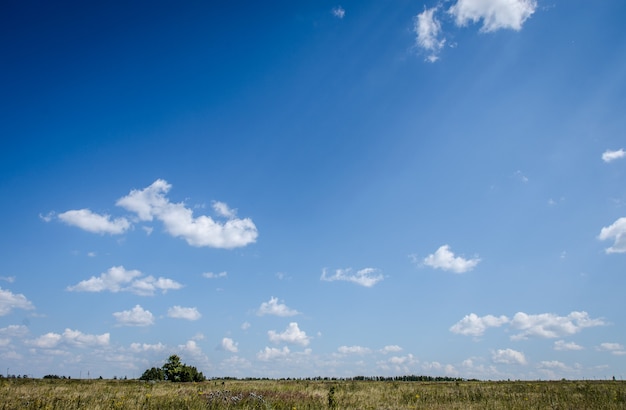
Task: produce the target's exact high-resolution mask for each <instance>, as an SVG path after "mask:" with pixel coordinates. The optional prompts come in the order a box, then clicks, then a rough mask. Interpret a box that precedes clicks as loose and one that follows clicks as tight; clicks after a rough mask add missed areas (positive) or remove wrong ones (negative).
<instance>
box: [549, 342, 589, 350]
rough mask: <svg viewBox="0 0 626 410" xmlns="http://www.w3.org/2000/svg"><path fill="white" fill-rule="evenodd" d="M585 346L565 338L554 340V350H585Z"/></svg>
mask: <svg viewBox="0 0 626 410" xmlns="http://www.w3.org/2000/svg"><path fill="white" fill-rule="evenodd" d="M583 349H584V347H582V346H580V345H578V344H576V343H574V342H566V341H565V340H557V341H556V342H554V350H583Z"/></svg>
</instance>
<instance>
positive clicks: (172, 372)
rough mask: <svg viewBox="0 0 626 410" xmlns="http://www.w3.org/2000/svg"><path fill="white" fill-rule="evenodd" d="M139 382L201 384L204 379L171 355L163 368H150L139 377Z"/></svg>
mask: <svg viewBox="0 0 626 410" xmlns="http://www.w3.org/2000/svg"><path fill="white" fill-rule="evenodd" d="M139 380H145V381H170V382H202V381H204V380H206V377H204V375H203V374H202V372H199V371H198V369H196V368H195V367H193V366H188V365H186V364H185V363H182V362H181V361H180V357H178V356H177V355H175V354H173V355H171V356H170V357H169V358H168V359H167V362H166V363H165V364H164V365H163V367H152V368H150V369H148V370H146V371H145V372H143V374H142V375H141V377H140V378H139Z"/></svg>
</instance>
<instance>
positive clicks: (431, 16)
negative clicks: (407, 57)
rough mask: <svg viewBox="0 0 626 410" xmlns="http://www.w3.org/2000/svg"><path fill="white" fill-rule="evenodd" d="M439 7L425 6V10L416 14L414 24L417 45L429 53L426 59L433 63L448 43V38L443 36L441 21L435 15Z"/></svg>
mask: <svg viewBox="0 0 626 410" xmlns="http://www.w3.org/2000/svg"><path fill="white" fill-rule="evenodd" d="M438 9H439V7H433V8H430V9H427V8H424V11H423V12H421V13H420V14H418V15H417V16H415V19H414V24H413V31H414V32H415V35H416V38H415V42H416V45H417V46H418V47H419V48H421V49H423V50H425V51H426V52H427V53H428V56H427V57H426V61H429V62H431V63H434V62H435V61H437V60H438V59H439V52H440V51H441V49H442V48H443V46H444V44H445V43H446V39H445V38H442V37H441V22H440V21H439V20H438V19H437V17H435V12H436V11H437V10H438Z"/></svg>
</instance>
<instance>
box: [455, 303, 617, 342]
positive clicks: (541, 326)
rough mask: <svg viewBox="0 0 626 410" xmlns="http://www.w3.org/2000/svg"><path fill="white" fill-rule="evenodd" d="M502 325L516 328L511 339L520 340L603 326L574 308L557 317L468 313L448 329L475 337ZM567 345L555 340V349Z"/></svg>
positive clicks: (560, 334)
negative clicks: (566, 313) (567, 313)
mask: <svg viewBox="0 0 626 410" xmlns="http://www.w3.org/2000/svg"><path fill="white" fill-rule="evenodd" d="M505 324H506V325H508V326H509V328H510V329H512V330H515V331H518V333H516V334H514V335H512V336H511V340H522V339H528V338H529V337H541V338H547V339H551V338H557V337H563V336H569V335H573V334H575V333H578V332H580V331H581V330H582V329H585V328H588V327H595V326H603V325H605V323H604V321H603V320H602V319H592V318H590V317H589V314H588V313H587V312H576V311H574V312H571V313H570V314H569V315H567V316H558V315H555V314H553V313H541V314H538V315H529V314H526V313H524V312H518V313H516V314H515V316H513V318H512V319H509V318H507V317H506V316H499V317H497V316H493V315H486V316H482V317H480V316H477V315H476V314H474V313H471V314H469V315H466V316H465V317H464V318H463V319H461V320H460V321H459V322H457V323H456V324H454V325H453V326H452V327H450V331H451V332H453V333H457V334H461V335H464V336H475V337H478V336H481V335H482V334H483V333H484V332H485V330H487V329H488V328H489V327H500V326H503V325H505ZM561 342H562V343H561ZM567 346H568V345H567V344H565V342H563V341H560V342H557V343H555V348H557V347H558V348H559V349H557V350H565V349H566V348H567ZM574 346H577V345H575V344H573V345H569V347H570V348H571V350H574V349H575V347H574Z"/></svg>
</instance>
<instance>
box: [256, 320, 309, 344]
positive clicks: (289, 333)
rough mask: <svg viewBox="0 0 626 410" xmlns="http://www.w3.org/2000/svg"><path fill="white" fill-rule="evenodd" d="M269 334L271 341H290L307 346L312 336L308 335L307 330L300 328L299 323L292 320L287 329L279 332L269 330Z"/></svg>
mask: <svg viewBox="0 0 626 410" xmlns="http://www.w3.org/2000/svg"><path fill="white" fill-rule="evenodd" d="M267 335H268V337H269V339H270V341H271V342H273V343H281V342H285V343H290V344H299V345H301V346H307V345H308V344H309V343H310V339H311V338H310V337H309V336H307V335H306V332H305V331H303V330H300V328H299V327H298V323H296V322H291V323H289V326H287V329H285V331H284V332H282V333H277V332H275V331H273V330H270V331H269V332H267Z"/></svg>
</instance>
